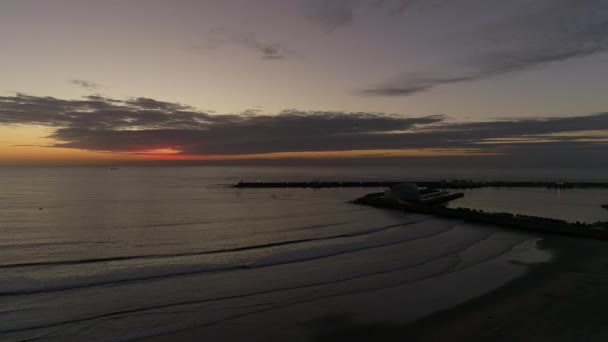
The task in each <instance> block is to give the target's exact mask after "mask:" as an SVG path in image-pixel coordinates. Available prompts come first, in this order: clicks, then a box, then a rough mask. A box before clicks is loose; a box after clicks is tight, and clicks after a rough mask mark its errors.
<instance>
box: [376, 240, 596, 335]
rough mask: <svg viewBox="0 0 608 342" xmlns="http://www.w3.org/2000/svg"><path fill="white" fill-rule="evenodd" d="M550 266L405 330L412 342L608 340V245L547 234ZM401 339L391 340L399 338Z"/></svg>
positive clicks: (544, 244) (538, 267)
mask: <svg viewBox="0 0 608 342" xmlns="http://www.w3.org/2000/svg"><path fill="white" fill-rule="evenodd" d="M541 245H542V247H543V248H550V249H552V250H553V251H554V253H555V254H556V255H555V259H554V260H553V261H552V262H550V263H544V264H539V265H532V266H531V270H530V272H529V274H528V275H527V276H526V277H523V278H520V279H517V280H515V281H513V282H511V283H510V284H508V285H507V286H505V287H503V288H501V289H499V290H497V291H494V292H491V293H489V294H487V295H485V296H482V297H479V298H476V299H474V300H471V301H469V302H467V303H465V304H463V305H460V306H458V307H455V308H453V309H450V310H447V311H445V312H441V313H437V314H434V315H432V316H429V317H427V318H425V319H422V320H419V321H417V322H414V323H412V324H409V325H407V326H406V327H404V328H403V331H402V335H401V336H399V337H407V338H408V340H410V341H448V340H452V341H469V342H472V341H536V342H539V341H608V325H607V324H606V323H607V322H608V321H607V319H606V316H605V311H606V308H607V307H608V248H607V247H608V245H606V242H605V241H596V240H589V239H577V238H564V237H560V236H547V237H546V238H545V239H544V240H543V242H542V243H541ZM396 339H398V336H397V335H393V336H389V337H388V338H387V340H396Z"/></svg>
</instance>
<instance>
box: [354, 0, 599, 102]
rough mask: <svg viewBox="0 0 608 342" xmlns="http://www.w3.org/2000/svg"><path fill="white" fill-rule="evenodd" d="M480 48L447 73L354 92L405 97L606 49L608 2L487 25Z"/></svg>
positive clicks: (559, 6) (566, 0)
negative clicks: (480, 50) (480, 49)
mask: <svg viewBox="0 0 608 342" xmlns="http://www.w3.org/2000/svg"><path fill="white" fill-rule="evenodd" d="M485 35H486V38H487V40H486V41H484V45H485V47H484V50H485V51H482V52H478V53H477V54H475V55H473V56H472V57H470V58H469V60H468V61H466V62H465V63H464V65H460V66H458V68H457V69H460V70H455V71H454V70H453V71H449V72H442V73H437V72H428V73H406V74H403V75H401V76H400V77H396V78H393V79H392V80H389V81H386V82H383V83H380V84H379V85H376V86H373V87H370V88H367V89H363V90H361V91H359V93H360V94H364V95H376V96H409V95H413V94H416V93H420V92H425V91H428V90H431V89H433V88H435V87H438V86H442V85H448V84H453V83H461V82H469V81H475V80H480V79H485V78H488V77H493V76H497V75H502V74H507V73H511V72H517V71H522V70H528V69H533V68H537V67H540V66H543V65H545V64H548V63H552V62H558V61H563V60H568V59H573V58H576V57H582V56H588V55H592V54H596V53H600V52H604V51H606V50H607V49H608V4H607V3H606V2H604V1H601V0H562V1H556V2H554V4H553V6H551V7H549V8H545V9H544V10H543V11H540V12H536V13H533V14H528V15H522V16H520V17H518V18H516V19H511V20H508V21H506V22H503V23H500V24H497V25H495V26H493V27H489V28H487V29H486V33H485Z"/></svg>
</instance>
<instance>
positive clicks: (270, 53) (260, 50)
mask: <svg viewBox="0 0 608 342" xmlns="http://www.w3.org/2000/svg"><path fill="white" fill-rule="evenodd" d="M228 44H232V45H236V46H240V47H243V48H246V49H249V50H251V51H254V52H255V53H256V54H257V56H258V57H259V58H262V59H266V60H279V59H284V58H287V57H289V56H291V55H292V53H291V51H290V50H289V49H287V48H286V47H285V45H284V44H281V43H278V42H269V41H266V40H262V39H260V38H258V37H257V36H256V35H255V34H253V33H245V32H237V31H233V30H228V29H213V30H211V31H209V33H208V36H207V37H206V41H205V43H204V44H202V45H198V46H196V48H198V49H201V48H202V49H210V50H213V49H218V48H221V47H222V46H224V45H228Z"/></svg>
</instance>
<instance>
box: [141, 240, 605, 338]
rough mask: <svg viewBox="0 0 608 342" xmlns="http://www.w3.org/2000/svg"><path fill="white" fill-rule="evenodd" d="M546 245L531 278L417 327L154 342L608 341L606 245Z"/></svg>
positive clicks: (262, 332)
mask: <svg viewBox="0 0 608 342" xmlns="http://www.w3.org/2000/svg"><path fill="white" fill-rule="evenodd" d="M539 244H540V247H541V248H543V249H549V250H551V252H552V253H553V254H554V259H553V260H552V261H551V262H546V263H539V264H532V265H530V266H529V267H530V270H529V272H528V273H527V274H526V275H525V276H524V277H520V278H517V279H516V280H513V281H511V282H509V283H507V284H506V285H505V286H502V287H500V288H499V289H497V290H495V291H492V292H489V293H487V294H485V295H483V296H481V297H477V298H475V299H472V300H469V301H467V302H465V303H463V304H460V305H457V306H455V307H452V308H451V309H448V310H445V311H442V312H438V313H434V314H432V315H430V316H427V317H425V318H423V319H420V320H417V321H414V322H411V323H405V324H404V323H399V321H400V319H402V317H395V320H394V321H393V320H377V321H365V320H361V319H359V318H356V317H358V316H356V315H350V314H348V313H345V314H344V315H329V316H326V317H323V318H320V319H315V320H313V321H309V322H306V323H305V324H304V325H302V326H301V327H302V328H303V330H299V332H297V331H294V332H293V334H291V333H288V332H285V331H280V332H278V333H277V334H276V335H274V334H273V333H272V328H269V327H268V326H265V325H266V324H267V322H264V323H262V322H260V326H259V328H260V329H259V330H258V331H257V332H255V331H254V332H252V331H251V330H249V331H248V332H247V335H243V331H240V329H239V325H238V324H236V325H234V326H233V327H232V328H231V331H232V333H228V334H227V333H226V329H225V327H223V328H220V327H206V328H205V329H195V330H190V331H184V332H181V333H177V334H171V335H167V336H159V337H156V338H152V339H149V340H147V341H154V342H161V341H163V342H164V341H197V340H201V338H204V339H205V340H207V339H209V338H211V339H213V338H216V337H221V338H222V340H234V341H241V340H251V341H265V340H268V341H270V340H275V341H283V340H285V338H288V340H290V341H318V342H325V341H349V342H352V341H468V342H475V341H485V342H493V341H536V342H538V341H608V326H607V325H606V317H605V314H604V311H605V308H607V307H608V248H606V247H607V245H606V242H605V241H596V240H591V239H581V238H569V237H561V236H546V237H544V239H543V240H542V241H541V242H540V243H539ZM385 305H386V306H387V307H388V306H390V305H391V299H390V298H387V301H386V304H385ZM302 331H306V333H305V334H302V333H301V332H302Z"/></svg>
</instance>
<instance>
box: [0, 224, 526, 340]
mask: <svg viewBox="0 0 608 342" xmlns="http://www.w3.org/2000/svg"><path fill="white" fill-rule="evenodd" d="M491 235H493V233H489V234H487V235H486V236H485V237H482V238H481V239H477V240H474V241H470V242H467V243H463V244H462V246H459V247H458V248H457V251H448V252H446V253H442V254H441V255H437V256H435V257H433V258H432V259H430V260H424V261H422V262H416V263H410V264H406V265H402V266H399V267H393V268H389V269H384V270H379V271H374V272H368V273H364V274H359V275H354V276H349V277H344V278H340V279H334V280H331V281H322V282H314V283H308V284H300V285H296V286H290V287H283V288H275V289H269V290H263V291H256V292H251V293H246V294H237V295H228V296H221V297H214V298H204V299H198V300H186V301H180V302H174V303H169V304H158V305H150V306H147V307H140V308H132V309H126V310H118V311H114V312H109V313H104V314H99V315H92V316H89V317H85V318H78V319H73V320H66V321H61V322H55V323H49V324H41V325H38V326H32V327H27V328H19V329H12V330H5V331H0V333H4V334H8V333H18V332H24V331H30V330H37V329H45V328H56V327H60V326H65V325H69V324H75V323H82V322H87V321H92V320H100V319H107V318H114V317H117V316H122V315H129V314H135V313H143V312H147V311H151V310H159V309H167V308H171V307H180V306H187V305H194V304H204V303H208V302H215V301H223V300H233V299H241V298H247V297H252V296H258V295H266V294H271V293H275V292H282V291H289V290H297V289H303V288H311V287H319V286H327V285H335V284H340V283H345V282H350V281H353V280H358V279H363V278H369V277H373V276H378V275H383V274H390V273H395V272H401V271H404V270H409V269H413V268H419V267H424V266H428V265H431V264H434V263H439V262H441V261H442V260H444V259H445V260H444V262H445V263H446V264H445V265H444V266H443V267H441V268H440V269H436V268H433V267H431V270H430V274H428V275H425V276H422V277H419V278H415V279H406V280H403V281H397V282H393V283H391V284H389V285H375V286H370V287H366V288H362V289H355V290H350V291H343V292H338V293H333V294H326V295H321V296H315V295H317V294H319V293H320V292H321V291H322V290H323V289H319V290H316V291H313V292H312V293H309V294H307V295H304V296H298V297H292V298H289V299H286V300H278V301H271V302H265V303H259V304H254V305H246V306H244V307H256V306H264V305H273V306H272V307H270V308H263V309H259V310H254V311H250V312H246V313H239V314H236V315H232V316H229V317H225V318H221V319H217V320H213V321H210V322H206V323H197V324H194V325H191V326H188V327H182V328H179V329H173V330H170V331H164V332H156V333H153V334H150V332H151V331H147V334H146V336H137V337H135V336H131V337H126V338H125V339H121V340H123V341H135V340H139V339H143V338H150V337H153V336H163V335H168V334H172V333H176V332H181V331H186V330H190V329H195V328H200V327H204V326H210V325H215V324H218V323H222V322H226V321H229V320H232V319H236V318H240V317H244V316H248V315H253V314H257V313H261V312H265V311H270V310H276V309H280V308H283V307H287V306H291V305H295V304H301V303H308V302H313V301H318V300H323V299H329V298H334V297H340V296H345V295H352V294H359V293H366V292H371V291H378V290H383V289H388V288H395V287H398V286H402V285H405V284H408V283H414V282H418V281H423V280H427V279H432V278H436V277H440V276H443V275H447V274H450V273H454V272H459V271H462V270H464V269H468V268H471V267H474V266H477V265H480V264H483V263H485V262H487V261H488V260H492V259H495V258H497V257H499V256H501V255H504V254H506V253H508V252H509V251H511V250H512V249H513V248H514V247H516V246H517V245H520V244H521V243H524V242H521V241H520V242H519V243H513V244H512V245H511V246H509V247H507V248H504V249H502V250H501V251H499V252H498V253H497V254H493V255H492V256H491V257H487V258H483V259H482V260H479V261H477V262H475V263H472V264H468V265H466V266H464V267H459V266H462V259H461V258H460V257H459V253H461V252H463V251H466V250H468V249H469V248H471V247H473V246H475V245H477V244H478V243H479V242H481V241H484V240H486V239H488V238H489V237H490V236H491ZM433 270H435V271H433ZM311 296H314V297H313V298H307V297H311ZM274 304H278V305H274Z"/></svg>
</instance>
